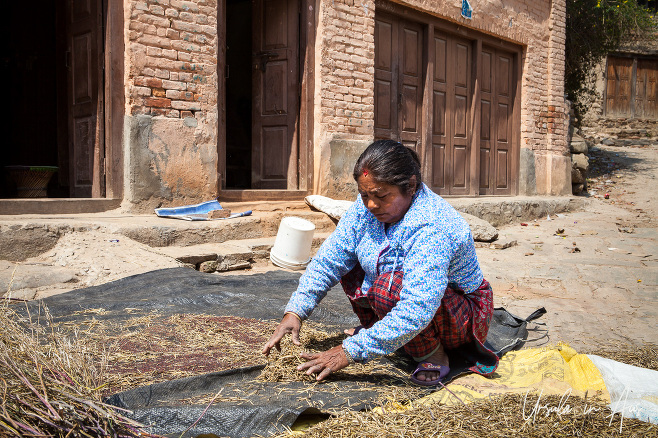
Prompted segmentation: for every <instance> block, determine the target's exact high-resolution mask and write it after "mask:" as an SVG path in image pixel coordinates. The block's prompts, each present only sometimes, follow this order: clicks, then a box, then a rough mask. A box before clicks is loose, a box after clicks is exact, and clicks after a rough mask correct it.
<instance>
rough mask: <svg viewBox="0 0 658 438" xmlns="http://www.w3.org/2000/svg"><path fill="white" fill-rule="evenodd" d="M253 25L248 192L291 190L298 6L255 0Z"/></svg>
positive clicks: (290, 1) (294, 180) (288, 0)
mask: <svg viewBox="0 0 658 438" xmlns="http://www.w3.org/2000/svg"><path fill="white" fill-rule="evenodd" d="M253 23H254V29H253V53H252V55H253V67H254V75H253V139H252V142H253V143H252V169H251V173H252V188H254V189H296V188H297V187H298V185H299V181H298V163H297V162H298V156H299V150H298V144H297V120H298V116H299V98H298V95H299V63H298V60H299V8H298V2H297V0H257V1H256V2H255V3H254V20H253Z"/></svg>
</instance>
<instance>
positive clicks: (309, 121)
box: [217, 0, 316, 202]
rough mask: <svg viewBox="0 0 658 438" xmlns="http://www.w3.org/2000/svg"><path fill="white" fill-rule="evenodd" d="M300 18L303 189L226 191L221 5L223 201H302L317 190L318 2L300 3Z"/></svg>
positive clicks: (220, 14)
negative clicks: (315, 163)
mask: <svg viewBox="0 0 658 438" xmlns="http://www.w3.org/2000/svg"><path fill="white" fill-rule="evenodd" d="M298 1H299V2H300V4H299V10H300V19H299V60H298V61H299V73H300V77H299V84H300V90H299V99H300V100H299V119H298V120H299V121H298V129H299V133H298V148H299V159H298V163H299V164H298V166H297V173H298V175H299V177H298V180H299V187H298V188H296V189H292V190H256V189H246V190H239V189H238V190H227V189H226V170H225V169H226V79H225V74H224V72H225V71H226V1H225V0H220V1H219V2H218V5H217V37H218V44H217V46H218V47H217V55H218V56H217V77H218V81H217V92H218V96H217V113H218V114H217V125H218V126H217V128H218V129H217V193H218V198H219V199H221V200H222V201H232V202H239V201H268V200H301V199H303V198H304V197H305V196H306V195H308V194H309V193H310V190H311V189H312V187H313V97H314V88H315V37H316V30H315V28H316V26H315V22H316V18H315V15H316V11H315V1H314V0H298Z"/></svg>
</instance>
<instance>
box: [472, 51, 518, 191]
mask: <svg viewBox="0 0 658 438" xmlns="http://www.w3.org/2000/svg"><path fill="white" fill-rule="evenodd" d="M480 62H481V84H482V87H481V89H480V96H481V97H480V139H479V140H480V194H481V195H510V194H512V178H513V176H512V160H513V154H512V152H513V147H514V145H513V142H512V139H513V138H514V136H513V133H512V126H513V125H512V119H513V111H514V96H513V93H512V90H513V89H514V87H513V85H514V82H513V81H514V74H513V71H514V70H513V66H514V57H513V54H511V53H508V52H504V51H500V50H496V49H493V48H487V47H483V48H482V54H481V56H480Z"/></svg>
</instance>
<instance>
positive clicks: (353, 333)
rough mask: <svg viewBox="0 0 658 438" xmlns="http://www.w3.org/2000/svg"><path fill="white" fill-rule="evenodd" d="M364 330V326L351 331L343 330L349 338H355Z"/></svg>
mask: <svg viewBox="0 0 658 438" xmlns="http://www.w3.org/2000/svg"><path fill="white" fill-rule="evenodd" d="M362 328H363V326H362V325H359V326H357V327H354V328H351V329H345V330H343V333H345V334H346V335H347V336H354V335H356V334H357V333H359V331H361V329H362Z"/></svg>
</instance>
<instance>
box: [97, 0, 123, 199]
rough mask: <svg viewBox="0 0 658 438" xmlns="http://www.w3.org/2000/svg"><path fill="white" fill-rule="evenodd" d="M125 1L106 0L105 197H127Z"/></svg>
mask: <svg viewBox="0 0 658 438" xmlns="http://www.w3.org/2000/svg"><path fill="white" fill-rule="evenodd" d="M123 5H124V2H120V1H114V0H103V19H104V21H105V23H104V24H105V25H104V27H103V31H104V38H103V40H104V51H105V52H104V58H103V60H102V61H103V71H104V88H103V90H102V91H103V92H104V95H105V98H104V107H105V108H104V114H105V120H104V123H105V138H104V140H105V196H104V197H105V198H110V199H121V198H123V174H124V168H123V166H124V157H123V122H124V115H125V84H124V79H123V75H124V56H125V55H124V53H125V42H124V16H123V11H124V6H123Z"/></svg>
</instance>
